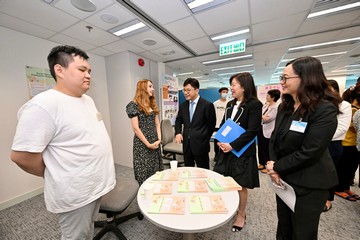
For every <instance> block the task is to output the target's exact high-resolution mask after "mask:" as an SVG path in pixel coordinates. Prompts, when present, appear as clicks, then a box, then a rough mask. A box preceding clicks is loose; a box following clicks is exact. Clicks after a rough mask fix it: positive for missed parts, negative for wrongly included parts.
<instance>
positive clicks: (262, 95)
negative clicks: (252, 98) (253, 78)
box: [256, 84, 282, 104]
mask: <svg viewBox="0 0 360 240" xmlns="http://www.w3.org/2000/svg"><path fill="white" fill-rule="evenodd" d="M271 89H278V90H280V92H282V87H281V84H272V85H259V86H258V87H257V90H256V91H257V95H258V96H257V97H258V99H259V100H260V101H261V102H262V103H263V104H264V103H265V102H266V94H267V92H268V91H269V90H271ZM280 101H281V99H279V100H278V101H277V103H280Z"/></svg>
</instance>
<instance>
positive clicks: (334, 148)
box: [328, 140, 343, 201]
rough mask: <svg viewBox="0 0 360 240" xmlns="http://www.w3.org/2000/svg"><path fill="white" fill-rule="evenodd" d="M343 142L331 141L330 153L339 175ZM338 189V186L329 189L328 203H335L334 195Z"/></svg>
mask: <svg viewBox="0 0 360 240" xmlns="http://www.w3.org/2000/svg"><path fill="white" fill-rule="evenodd" d="M341 142H342V141H341V140H339V141H331V142H330V144H329V153H330V156H331V158H332V160H333V162H334V165H335V168H336V172H337V174H338V175H339V170H338V169H339V160H340V158H341V155H342V152H343V146H342V144H341ZM336 188H337V186H334V187H332V188H330V189H329V197H328V201H334V195H335V190H336Z"/></svg>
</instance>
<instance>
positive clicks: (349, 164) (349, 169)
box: [336, 146, 359, 192]
mask: <svg viewBox="0 0 360 240" xmlns="http://www.w3.org/2000/svg"><path fill="white" fill-rule="evenodd" d="M358 164H359V153H358V151H357V149H356V146H343V153H342V155H341V158H340V160H339V164H338V168H337V171H338V177H339V185H338V186H337V187H336V191H337V192H344V191H346V190H350V182H352V180H353V179H354V175H355V172H356V169H357V167H358Z"/></svg>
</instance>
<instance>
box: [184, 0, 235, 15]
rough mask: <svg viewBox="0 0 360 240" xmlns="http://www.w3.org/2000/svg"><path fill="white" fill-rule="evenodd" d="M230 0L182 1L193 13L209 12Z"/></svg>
mask: <svg viewBox="0 0 360 240" xmlns="http://www.w3.org/2000/svg"><path fill="white" fill-rule="evenodd" d="M229 1H230V0H184V2H185V3H186V4H187V6H188V7H189V8H190V10H191V11H192V12H193V13H197V12H200V11H205V10H209V9H211V8H214V7H216V6H218V5H220V4H223V3H226V2H229Z"/></svg>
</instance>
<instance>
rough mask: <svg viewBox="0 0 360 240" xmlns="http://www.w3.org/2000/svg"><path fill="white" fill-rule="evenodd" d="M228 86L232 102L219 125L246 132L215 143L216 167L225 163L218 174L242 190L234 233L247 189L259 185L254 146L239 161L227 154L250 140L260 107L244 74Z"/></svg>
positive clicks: (242, 214)
mask: <svg viewBox="0 0 360 240" xmlns="http://www.w3.org/2000/svg"><path fill="white" fill-rule="evenodd" d="M230 85H231V86H230V90H231V95H232V97H233V98H234V100H232V101H230V102H228V103H227V106H226V110H225V114H224V119H223V121H222V123H221V125H223V124H224V122H225V121H226V120H227V119H229V118H231V119H232V120H233V121H234V122H236V123H237V124H239V125H240V126H241V127H243V128H244V129H245V130H246V132H245V133H243V134H241V135H240V136H239V137H238V138H237V139H235V140H234V141H233V142H231V143H223V142H219V143H218V146H219V148H220V150H221V153H220V157H219V160H218V162H217V164H220V163H221V162H222V163H225V165H226V167H225V170H224V171H223V172H220V173H221V174H224V175H225V176H231V177H233V178H234V180H235V181H236V182H237V183H239V184H240V185H241V186H242V190H241V191H239V197H240V203H239V210H238V213H237V216H236V220H235V222H234V225H233V227H232V231H233V232H237V231H240V230H241V229H242V228H243V227H244V225H245V216H246V215H245V208H246V202H247V197H248V192H247V189H248V188H250V189H252V188H255V187H259V186H260V184H259V173H258V170H257V159H256V143H255V142H253V143H252V144H251V145H250V146H249V147H248V148H247V149H246V150H245V152H244V153H243V154H242V155H240V157H237V156H236V155H235V154H233V153H232V152H231V150H233V149H234V150H235V151H240V150H241V149H242V148H243V147H244V146H245V145H247V144H248V143H249V142H251V141H253V140H254V138H255V137H256V134H257V132H258V131H259V129H260V127H261V109H262V104H261V102H260V101H259V100H258V99H257V97H256V88H255V84H254V80H253V77H252V76H251V74H250V73H246V72H245V73H239V74H236V75H234V76H232V77H231V78H230ZM215 171H216V166H215Z"/></svg>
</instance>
